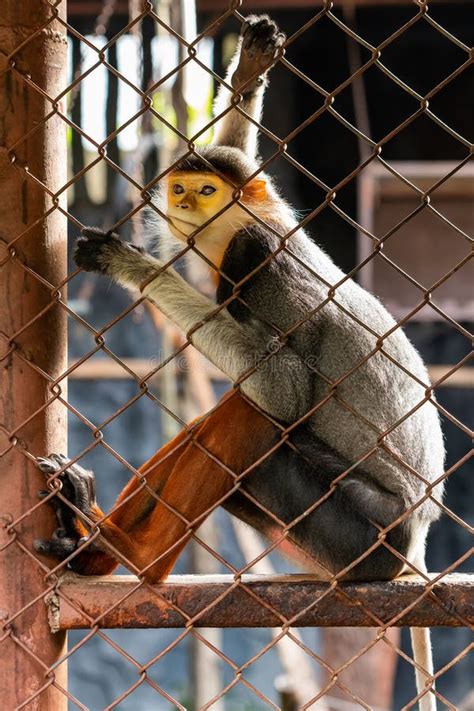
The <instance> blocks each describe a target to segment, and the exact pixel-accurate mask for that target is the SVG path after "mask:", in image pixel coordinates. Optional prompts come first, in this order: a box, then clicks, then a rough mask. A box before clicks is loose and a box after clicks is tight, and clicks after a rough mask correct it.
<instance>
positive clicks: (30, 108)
mask: <svg viewBox="0 0 474 711" xmlns="http://www.w3.org/2000/svg"><path fill="white" fill-rule="evenodd" d="M65 5H66V2H65V1H64V2H63V3H62V7H61V10H59V8H58V9H53V8H52V7H51V5H50V4H48V3H44V2H41V3H38V0H23V1H22V2H21V3H18V2H17V0H4V2H3V3H2V10H1V20H0V127H1V130H0V195H1V202H0V251H1V259H0V275H1V276H0V303H1V308H0V344H1V348H0V361H1V374H2V380H1V388H0V442H1V445H0V481H1V498H0V501H1V503H0V522H1V525H0V531H1V536H0V621H1V627H0V659H1V660H2V662H1V665H0V699H1V706H2V708H4V709H9V710H13V709H21V708H28V709H32V711H33V710H34V711H65V710H66V708H67V691H66V663H65V662H64V663H62V664H59V665H58V666H55V665H57V663H58V660H60V658H61V657H62V655H63V654H64V653H65V641H66V637H65V634H64V633H60V634H57V635H52V634H51V632H50V630H49V627H48V623H47V617H46V614H45V609H44V601H43V598H44V596H45V595H46V594H47V593H48V591H49V590H50V588H51V586H52V581H50V580H48V578H47V573H48V568H47V567H46V566H45V565H44V564H42V563H41V562H40V561H39V560H38V559H37V558H36V557H35V556H34V554H33V546H32V542H33V539H34V538H36V537H37V536H42V535H43V536H48V535H50V534H51V531H52V530H53V527H54V526H55V524H54V516H53V512H52V511H51V509H50V507H49V506H47V505H43V504H42V503H40V502H39V501H38V497H37V492H38V489H40V488H42V487H44V478H43V477H42V476H41V475H40V473H39V472H38V470H37V469H36V467H35V465H34V459H33V458H34V456H35V455H38V454H40V453H44V452H49V451H53V450H54V451H57V450H62V451H66V432H67V431H66V418H67V413H66V410H65V408H64V407H63V406H62V405H61V403H60V402H59V400H58V399H57V397H58V395H59V394H60V393H61V394H62V395H63V396H64V395H65V386H64V384H63V383H62V384H61V390H59V389H56V390H53V389H52V388H50V385H49V384H50V376H51V377H53V378H54V377H56V376H57V375H59V373H60V372H61V371H62V370H64V369H65V367H66V314H65V312H64V310H63V309H62V308H61V306H60V305H59V304H58V303H57V300H56V293H55V285H57V284H59V283H60V282H61V280H62V279H63V278H64V276H65V274H66V220H65V218H64V216H63V215H62V214H61V212H60V211H59V210H58V209H57V206H58V205H59V204H60V203H61V201H60V200H56V199H55V197H54V192H55V191H57V190H58V189H59V187H60V186H61V185H62V184H64V183H65V182H66V137H65V125H64V123H63V122H62V121H61V120H60V118H59V117H57V116H52V117H51V118H49V120H47V121H45V117H46V115H47V114H48V113H50V112H51V103H50V102H49V101H48V99H47V97H48V96H49V97H54V96H56V95H58V94H59V92H60V90H61V89H62V88H63V87H64V85H65V70H66V47H67V45H66V38H65V33H64V30H63V28H62V27H61V25H60V24H59V23H58V22H57V20H56V19H55V18H56V15H57V13H58V11H59V12H61V13H65ZM24 137H26V138H24ZM43 185H44V186H46V187H47V189H46V190H45V189H44V188H43V187H42V186H43ZM13 240H16V243H15V246H12V242H13Z"/></svg>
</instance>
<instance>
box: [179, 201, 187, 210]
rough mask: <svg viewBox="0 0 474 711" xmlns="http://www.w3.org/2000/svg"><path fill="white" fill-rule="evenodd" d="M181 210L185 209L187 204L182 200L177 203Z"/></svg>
mask: <svg viewBox="0 0 474 711" xmlns="http://www.w3.org/2000/svg"><path fill="white" fill-rule="evenodd" d="M178 207H180V208H181V209H182V210H187V209H188V207H189V205H188V204H187V203H186V202H182V203H180V204H179V205H178Z"/></svg>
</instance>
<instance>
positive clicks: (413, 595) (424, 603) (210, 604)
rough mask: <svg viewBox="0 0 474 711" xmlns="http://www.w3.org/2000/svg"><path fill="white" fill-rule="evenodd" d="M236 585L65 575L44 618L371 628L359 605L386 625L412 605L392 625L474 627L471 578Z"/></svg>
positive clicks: (117, 624) (132, 624)
mask: <svg viewBox="0 0 474 711" xmlns="http://www.w3.org/2000/svg"><path fill="white" fill-rule="evenodd" d="M437 575H438V574H431V577H432V579H434V578H435V577H437ZM242 583H243V585H238V586H235V581H234V578H233V577H232V576H231V575H209V576H204V575H183V576H181V575H176V576H171V577H169V578H168V580H167V581H166V582H164V583H160V584H158V585H154V586H148V585H145V584H143V585H139V581H138V579H137V578H136V577H134V576H128V575H123V576H122V575H117V576H104V577H82V576H79V575H74V574H70V573H67V574H66V575H65V576H64V577H63V578H62V579H61V581H60V582H59V585H58V589H57V591H56V592H54V593H52V594H51V595H50V596H49V598H48V600H47V605H48V608H49V621H50V625H51V629H52V630H53V631H58V630H66V629H87V628H90V627H91V625H92V624H93V621H94V620H96V619H97V618H100V626H101V627H102V628H148V627H149V628H152V627H165V628H179V627H185V626H186V623H187V621H188V620H189V619H190V618H192V619H193V620H194V624H195V626H196V627H280V626H281V625H282V619H281V617H279V615H282V616H283V617H284V618H285V619H286V620H289V619H291V618H292V617H293V616H294V615H297V614H298V613H300V612H302V611H304V612H302V614H301V616H299V617H298V618H297V621H295V627H313V626H314V627H374V626H376V625H375V624H374V619H373V618H372V617H371V616H369V615H367V613H366V612H364V608H366V609H367V610H370V612H371V613H372V614H374V615H376V616H377V618H379V619H380V620H382V621H383V622H384V623H388V622H389V621H390V620H392V619H393V618H394V617H395V616H396V615H399V614H400V613H402V612H403V610H405V609H406V608H408V607H409V606H411V605H413V607H411V609H409V610H408V611H407V612H406V613H405V614H404V615H403V617H401V618H400V619H398V620H396V622H395V626H397V627H404V626H411V627H413V626H415V627H418V626H419V627H439V626H443V627H460V626H462V625H463V622H462V621H461V620H460V617H461V618H462V620H464V621H465V622H466V623H468V624H474V575H461V574H452V575H447V576H445V577H444V578H442V579H441V580H440V581H439V582H437V583H436V584H435V585H434V586H433V592H434V595H431V594H426V595H424V596H423V593H424V592H425V581H424V580H423V579H421V578H418V577H416V576H405V577H402V578H399V579H397V580H393V581H391V582H372V583H340V584H339V585H338V586H337V587H336V588H334V589H331V587H330V584H329V583H325V582H320V581H318V580H317V579H316V578H315V577H314V576H311V575H278V576H276V575H275V576H274V575H244V576H242ZM137 586H138V587H137ZM246 588H247V589H248V590H250V591H251V592H252V593H253V594H255V595H257V596H258V598H259V599H260V600H262V602H263V603H264V604H261V603H260V602H258V600H256V599H255V597H254V596H253V595H252V594H249V593H248V592H246ZM344 593H347V594H348V595H349V598H348V597H346V595H344ZM421 596H423V597H421ZM434 596H436V598H437V600H439V601H440V602H441V603H442V604H441V605H440V604H438V603H437V602H436V600H435V599H434ZM266 605H270V606H271V607H272V608H273V609H274V610H276V611H277V613H279V614H275V613H274V612H272V611H271V610H270V609H268V607H267V606H266ZM179 610H182V611H183V613H184V614H181V613H180V612H179Z"/></svg>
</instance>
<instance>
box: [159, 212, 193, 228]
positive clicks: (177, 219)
mask: <svg viewBox="0 0 474 711" xmlns="http://www.w3.org/2000/svg"><path fill="white" fill-rule="evenodd" d="M166 216H167V217H168V219H169V220H171V222H172V223H173V225H176V227H177V228H178V229H179V228H180V225H183V226H184V227H187V228H188V229H189V228H190V227H192V229H193V231H194V230H197V228H198V227H199V225H197V224H196V223H195V222H189V221H188V220H182V219H181V218H180V217H175V216H174V215H171V214H170V213H168V214H167V215H166Z"/></svg>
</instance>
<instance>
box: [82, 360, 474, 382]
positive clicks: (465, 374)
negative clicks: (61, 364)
mask: <svg viewBox="0 0 474 711" xmlns="http://www.w3.org/2000/svg"><path fill="white" fill-rule="evenodd" d="M122 362H123V363H124V365H126V366H127V368H129V369H130V370H131V371H133V372H134V373H135V374H136V375H137V376H138V377H139V378H144V377H145V376H146V375H148V374H149V373H151V371H152V370H153V368H156V366H157V365H158V362H154V361H153V360H151V359H147V358H123V359H122ZM73 365H74V362H73V363H70V365H69V367H70V368H71V367H72V366H73ZM169 367H171V365H168V366H167V368H169ZM206 367H208V368H209V370H208V372H209V377H210V378H211V380H216V381H225V380H228V378H227V377H226V376H225V375H224V374H223V373H221V371H220V370H218V369H217V368H216V367H215V366H213V365H212V364H209V366H207V364H206ZM452 367H453V366H452V365H428V371H429V374H430V378H431V381H432V382H436V381H437V380H439V379H440V378H442V377H443V376H444V375H446V373H449V371H450V370H451V368H452ZM130 377H132V376H131V375H130V373H129V372H128V371H127V370H126V369H125V368H123V367H122V366H121V365H120V363H117V362H116V361H114V360H112V359H111V358H91V359H89V360H86V361H85V362H84V363H82V364H81V365H80V366H78V367H77V369H76V370H73V371H72V372H71V374H70V375H69V378H70V380H124V379H127V378H130ZM154 377H157V378H159V377H160V371H158V373H157V374H156V376H154ZM438 387H447V388H474V368H473V367H462V368H458V370H456V371H455V372H454V373H453V374H452V375H450V376H449V378H448V379H447V380H446V381H443V383H441V385H439V386H438Z"/></svg>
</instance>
